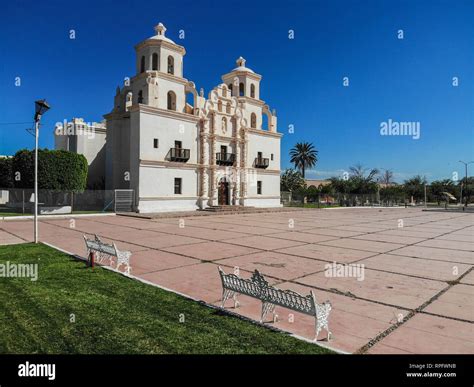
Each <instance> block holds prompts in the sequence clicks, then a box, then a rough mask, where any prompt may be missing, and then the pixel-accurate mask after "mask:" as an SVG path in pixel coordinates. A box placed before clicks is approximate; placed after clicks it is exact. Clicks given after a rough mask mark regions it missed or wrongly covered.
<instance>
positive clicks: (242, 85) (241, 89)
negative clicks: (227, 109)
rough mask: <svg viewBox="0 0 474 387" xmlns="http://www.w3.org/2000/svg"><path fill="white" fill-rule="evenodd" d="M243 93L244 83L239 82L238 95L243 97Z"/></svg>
mask: <svg viewBox="0 0 474 387" xmlns="http://www.w3.org/2000/svg"><path fill="white" fill-rule="evenodd" d="M244 95H245V92H244V84H243V83H242V82H241V83H239V96H240V97H243V96H244Z"/></svg>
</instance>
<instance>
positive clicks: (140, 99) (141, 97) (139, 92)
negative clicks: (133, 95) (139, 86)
mask: <svg viewBox="0 0 474 387" xmlns="http://www.w3.org/2000/svg"><path fill="white" fill-rule="evenodd" d="M137 102H138V103H143V91H141V90H139V91H138V99H137Z"/></svg>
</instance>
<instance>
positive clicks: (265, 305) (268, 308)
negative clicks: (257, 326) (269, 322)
mask: <svg viewBox="0 0 474 387" xmlns="http://www.w3.org/2000/svg"><path fill="white" fill-rule="evenodd" d="M268 312H271V313H272V314H273V322H276V320H277V318H278V316H277V315H276V314H275V305H273V304H271V303H269V302H265V301H262V314H261V317H260V322H261V323H263V321H264V320H265V316H266V315H267V313H268Z"/></svg>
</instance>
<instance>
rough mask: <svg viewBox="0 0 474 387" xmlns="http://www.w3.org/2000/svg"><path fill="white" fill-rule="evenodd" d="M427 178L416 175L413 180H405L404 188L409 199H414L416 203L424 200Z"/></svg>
mask: <svg viewBox="0 0 474 387" xmlns="http://www.w3.org/2000/svg"><path fill="white" fill-rule="evenodd" d="M426 183H427V182H426V177H424V176H421V175H416V176H414V177H412V178H411V179H408V180H405V181H404V183H403V187H404V189H405V193H406V195H407V196H408V199H411V197H413V199H414V200H415V201H419V200H422V199H423V198H424V195H425V188H424V186H425V184H426Z"/></svg>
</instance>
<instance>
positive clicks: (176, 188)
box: [174, 177, 182, 195]
mask: <svg viewBox="0 0 474 387" xmlns="http://www.w3.org/2000/svg"><path fill="white" fill-rule="evenodd" d="M181 188H182V179H181V178H180V177H175V178H174V193H175V194H176V195H181Z"/></svg>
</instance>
